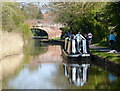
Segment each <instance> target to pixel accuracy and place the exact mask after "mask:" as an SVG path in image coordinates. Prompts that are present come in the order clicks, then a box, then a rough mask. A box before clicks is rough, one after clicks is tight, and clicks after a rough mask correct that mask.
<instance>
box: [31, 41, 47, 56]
mask: <svg viewBox="0 0 120 91" xmlns="http://www.w3.org/2000/svg"><path fill="white" fill-rule="evenodd" d="M47 50H48V45H46V44H42V43H41V42H40V40H38V39H35V40H34V44H33V46H32V48H31V50H30V51H31V55H32V56H36V55H39V54H42V53H45V52H46V51H47Z"/></svg>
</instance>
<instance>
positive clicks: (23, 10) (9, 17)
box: [2, 2, 42, 39]
mask: <svg viewBox="0 0 120 91" xmlns="http://www.w3.org/2000/svg"><path fill="white" fill-rule="evenodd" d="M41 17H42V14H41V11H40V10H39V8H38V7H37V6H36V5H35V4H33V3H29V4H28V5H27V4H24V5H23V4H22V3H17V2H4V3H2V29H3V31H9V32H13V31H17V32H22V34H23V38H24V39H28V38H30V37H31V35H32V33H31V30H30V28H29V26H28V25H27V24H25V23H24V21H25V20H26V19H33V18H34V19H40V18H41Z"/></svg>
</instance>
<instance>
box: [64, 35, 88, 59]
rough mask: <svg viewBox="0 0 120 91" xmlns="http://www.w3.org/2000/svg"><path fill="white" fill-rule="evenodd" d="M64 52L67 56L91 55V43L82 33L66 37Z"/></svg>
mask: <svg viewBox="0 0 120 91" xmlns="http://www.w3.org/2000/svg"><path fill="white" fill-rule="evenodd" d="M63 54H64V55H65V56H66V57H73V58H74V57H75V58H77V57H89V56H90V53H89V45H88V43H87V40H86V39H85V38H84V37H83V36H82V35H80V36H79V37H75V36H71V37H67V38H65V43H64V49H63Z"/></svg>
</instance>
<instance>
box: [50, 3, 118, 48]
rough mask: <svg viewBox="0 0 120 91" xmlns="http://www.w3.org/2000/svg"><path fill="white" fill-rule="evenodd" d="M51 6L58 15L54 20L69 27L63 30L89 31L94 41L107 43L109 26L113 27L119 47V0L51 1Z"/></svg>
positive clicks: (74, 32) (72, 31)
mask: <svg viewBox="0 0 120 91" xmlns="http://www.w3.org/2000/svg"><path fill="white" fill-rule="evenodd" d="M52 7H53V11H54V13H55V15H57V16H58V18H57V20H56V21H58V22H62V23H65V24H66V25H67V27H69V28H70V29H69V30H66V29H65V30H64V32H66V31H70V32H71V33H73V34H76V33H77V32H78V31H80V32H81V33H82V34H87V33H89V32H91V33H92V34H93V41H94V42H95V43H97V42H100V41H104V42H106V43H108V35H109V33H110V31H111V28H112V27H115V32H116V34H117V41H116V47H117V49H120V47H119V46H120V43H119V41H120V2H62V3H61V2H60V3H53V5H52ZM101 43H102V42H101Z"/></svg>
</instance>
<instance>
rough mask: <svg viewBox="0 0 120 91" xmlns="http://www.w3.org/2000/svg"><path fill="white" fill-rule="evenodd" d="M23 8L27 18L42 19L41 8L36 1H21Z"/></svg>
mask: <svg viewBox="0 0 120 91" xmlns="http://www.w3.org/2000/svg"><path fill="white" fill-rule="evenodd" d="M21 6H22V8H21V9H22V10H23V11H24V14H25V16H26V18H27V19H41V18H42V13H41V10H40V9H39V8H38V6H37V4H34V3H28V4H26V3H21Z"/></svg>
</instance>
